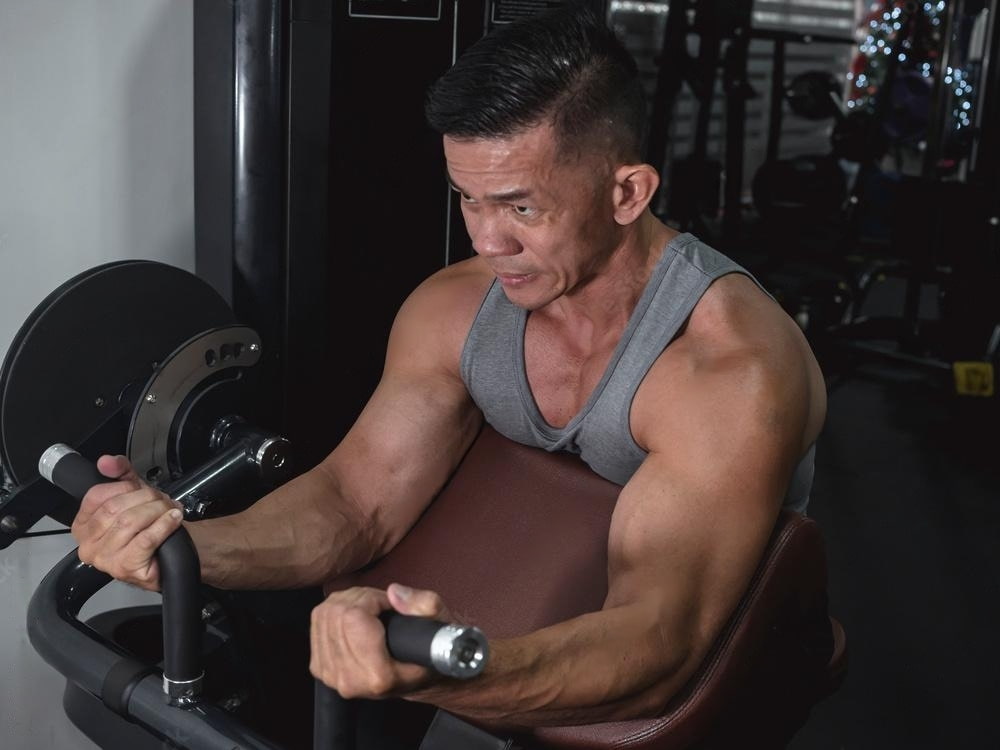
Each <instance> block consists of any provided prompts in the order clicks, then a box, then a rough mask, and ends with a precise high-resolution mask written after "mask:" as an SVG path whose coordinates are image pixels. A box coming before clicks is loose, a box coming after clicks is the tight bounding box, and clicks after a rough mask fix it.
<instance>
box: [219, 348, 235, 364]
mask: <svg viewBox="0 0 1000 750" xmlns="http://www.w3.org/2000/svg"><path fill="white" fill-rule="evenodd" d="M232 356H233V347H232V345H230V344H223V345H222V346H220V347H219V358H220V359H221V360H222V361H223V362H225V361H226V360H227V359H231V358H232Z"/></svg>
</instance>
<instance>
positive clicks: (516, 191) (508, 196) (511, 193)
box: [446, 174, 531, 203]
mask: <svg viewBox="0 0 1000 750" xmlns="http://www.w3.org/2000/svg"><path fill="white" fill-rule="evenodd" d="M446 178H447V180H448V184H449V185H450V186H451V188H452V190H455V191H457V192H459V193H461V194H462V195H468V193H466V192H465V190H463V189H462V188H461V187H460V186H458V185H456V184H455V181H454V180H453V179H451V175H450V174H449V175H447V176H446ZM530 197H531V191H530V190H526V189H524V188H513V189H512V190H503V191H501V192H499V193H487V194H486V195H485V196H484V198H485V200H488V201H496V202H499V203H515V202H517V201H519V200H524V199H525V198H530Z"/></svg>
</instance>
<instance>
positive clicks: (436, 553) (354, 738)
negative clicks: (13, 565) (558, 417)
mask: <svg viewBox="0 0 1000 750" xmlns="http://www.w3.org/2000/svg"><path fill="white" fill-rule="evenodd" d="M263 356H265V355H264V351H263V345H262V342H261V341H260V340H259V338H258V337H257V335H256V334H255V332H254V331H253V330H251V329H249V328H247V327H245V326H240V325H239V324H238V323H237V322H236V321H235V320H234V316H233V314H232V312H231V310H230V309H229V307H228V305H227V304H226V303H225V301H224V300H222V299H221V298H220V297H219V295H218V294H216V293H215V292H214V290H212V289H211V287H209V286H208V285H207V284H205V283H204V282H203V281H201V280H199V279H198V278H197V277H195V276H193V275H191V274H189V273H186V272H184V271H180V270H178V269H176V268H172V267H169V266H165V265H162V264H158V263H152V262H146V261H126V262H122V263H113V264H109V265H105V266H101V267H98V268H95V269H93V270H91V271H88V272H86V273H84V274H81V275H80V276H77V277H75V278H74V279H71V280H70V281H69V282H67V283H66V284H64V285H62V286H61V287H59V288H58V289H57V290H56V291H55V292H53V293H52V294H51V295H50V296H49V297H48V298H46V299H45V300H44V301H43V302H42V304H41V305H39V306H38V308H37V309H36V310H35V311H34V312H33V313H32V315H31V316H30V317H29V318H28V320H27V321H26V322H25V324H24V326H23V327H22V328H21V330H20V332H19V333H18V335H17V337H16V339H15V340H14V342H13V344H12V346H11V348H10V351H9V353H8V356H7V359H6V361H5V363H4V366H3V371H2V376H0V438H2V440H0V449H2V453H0V457H2V462H3V463H2V466H3V474H4V485H3V494H2V496H0V546H2V547H6V546H7V545H9V544H11V543H12V542H13V541H14V540H15V539H17V538H19V537H24V536H31V532H30V529H31V527H32V526H33V525H34V524H35V523H36V522H37V521H38V520H40V519H41V518H42V516H45V515H48V516H50V517H52V518H53V519H55V520H57V521H59V522H61V523H64V524H68V523H70V522H71V521H72V518H73V516H74V515H75V510H76V505H77V502H76V500H75V499H73V498H74V496H76V497H80V496H82V494H84V493H85V492H86V490H87V489H88V488H89V487H90V486H92V484H93V483H94V482H97V481H103V477H100V476H99V475H98V474H97V473H96V469H95V468H94V465H93V462H94V460H95V459H96V458H97V457H98V456H99V455H101V454H104V453H111V454H125V455H127V456H128V457H129V458H130V460H131V461H132V463H133V465H134V466H135V467H136V468H137V470H138V471H140V472H141V473H142V475H144V476H145V477H146V479H147V481H149V482H150V483H152V484H155V485H157V486H159V487H160V488H161V489H163V490H164V491H166V492H167V493H168V494H170V495H171V496H172V497H175V498H177V499H179V500H180V501H181V502H182V503H183V506H184V513H185V516H186V517H187V518H188V519H189V520H196V519H200V518H206V517H210V516H216V515H223V514H227V513H231V512H234V511H237V510H240V509H242V508H244V507H246V506H247V505H248V504H249V503H251V502H253V501H254V500H255V499H256V498H258V497H260V496H261V495H262V494H264V493H265V492H266V491H267V490H268V489H269V488H271V487H273V486H275V485H276V484H278V483H280V482H283V481H285V480H286V479H288V478H289V477H290V476H291V475H292V473H293V471H294V468H293V465H292V455H291V451H290V446H289V443H288V441H286V440H285V439H284V438H282V437H281V436H279V435H277V434H275V433H272V432H270V431H268V430H265V429H262V428H260V427H257V426H255V424H256V423H255V420H256V418H257V415H256V413H255V412H256V409H255V404H256V403H259V397H260V394H261V393H262V392H263V390H262V389H263V385H264V384H262V383H260V382H256V381H257V379H258V377H259V376H258V375H257V372H259V367H258V364H259V363H260V361H261V358H262V357H263ZM255 397H256V398H257V400H255ZM43 417H44V418H43ZM59 443H67V444H69V445H72V446H73V448H72V449H71V448H68V447H66V446H61V445H56V444H59ZM74 449H75V450H74ZM40 456H41V457H43V459H42V461H41V466H39V457H40ZM39 469H40V470H41V473H42V474H43V475H44V478H43V477H42V476H40V474H39ZM46 479H48V480H50V481H52V482H54V483H56V484H57V485H59V486H61V487H63V488H64V489H66V490H67V492H66V493H63V492H60V491H58V490H56V489H55V488H54V487H53V486H52V484H50V482H49V481H46ZM619 490H620V487H618V486H617V485H614V484H612V483H610V482H607V481H606V480H603V479H601V478H600V477H598V476H596V475H595V474H594V473H593V472H591V471H590V470H589V469H588V468H587V467H586V466H585V465H584V464H582V463H581V462H580V461H579V459H578V458H576V457H573V456H570V455H563V454H548V453H546V452H544V451H541V450H538V449H533V448H528V447H525V446H522V445H517V444H515V443H512V442H510V441H508V440H506V439H505V438H503V437H501V436H500V435H498V434H497V433H496V432H494V431H493V430H491V429H490V428H489V427H485V428H484V429H483V431H482V432H481V434H480V435H479V437H478V438H477V440H476V442H475V443H474V444H473V446H472V448H470V450H469V452H468V454H467V455H466V456H465V458H464V459H463V461H462V463H461V465H460V466H459V468H458V469H457V470H456V472H455V474H454V475H453V476H452V478H451V479H450V480H449V482H448V484H447V485H446V486H445V488H444V489H443V490H442V491H441V493H440V494H439V495H438V497H437V498H436V499H435V501H434V502H433V503H432V505H431V506H430V507H429V508H428V510H427V511H426V512H425V513H424V515H423V516H422V517H421V519H420V520H419V521H418V523H417V524H416V526H415V527H414V528H413V529H412V530H411V531H410V532H409V534H408V535H407V536H406V537H405V538H404V539H403V540H402V541H401V542H400V543H399V544H398V545H397V547H396V548H395V549H394V550H393V551H392V552H391V553H389V554H388V555H387V556H386V557H384V558H382V559H381V560H378V561H376V562H374V563H373V564H372V565H370V566H368V567H367V568H365V569H363V570H361V571H357V572H355V573H351V574H347V575H345V576H342V577H341V578H340V579H338V580H337V581H334V582H331V584H330V586H329V587H330V588H331V589H337V588H346V587H348V586H352V585H370V586H377V587H385V586H386V585H387V584H388V583H389V582H391V581H401V582H404V583H407V584H408V585H413V586H415V587H418V588H427V589H433V590H435V591H437V592H438V593H440V594H441V595H442V597H443V598H444V600H445V601H447V602H448V603H449V606H451V607H452V609H453V611H456V612H461V613H462V619H463V620H465V621H466V622H471V623H476V624H477V625H479V626H480V627H481V628H482V631H480V630H477V629H475V628H461V627H451V626H448V625H447V624H443V623H432V622H428V621H427V620H422V619H419V618H398V617H397V618H395V619H389V620H387V621H386V626H387V646H388V648H389V651H390V653H391V654H392V655H393V656H394V657H396V658H398V659H400V660H405V661H415V662H418V663H423V664H425V665H427V666H429V667H433V668H436V669H439V670H441V671H443V672H445V673H446V674H451V675H452V676H455V677H474V676H475V675H476V674H477V673H478V672H479V670H480V669H481V668H482V667H483V664H484V663H485V661H486V659H487V657H488V646H487V643H486V640H485V636H484V635H483V633H484V632H485V633H486V634H488V635H489V636H490V637H491V638H505V637H512V636H517V635H520V634H524V633H527V632H530V631H533V630H536V629H539V628H543V627H546V626H548V625H552V624H555V623H557V622H561V621H564V620H567V619H570V618H572V617H574V616H577V615H580V614H583V613H585V612H592V611H594V610H597V609H600V608H601V606H602V603H603V601H604V598H605V596H606V594H607V575H606V570H607V558H606V547H607V537H608V528H609V525H610V520H611V514H612V511H613V509H614V506H615V501H616V500H617V496H618V492H619ZM529 521H530V522H529ZM43 533H45V532H43ZM554 538H558V540H559V543H558V544H553V543H552V542H553V539H554ZM158 559H159V562H160V567H161V581H162V588H163V605H162V608H161V607H137V608H128V609H125V610H116V611H113V612H108V613H102V614H100V615H97V616H95V617H94V618H91V619H90V620H88V622H86V623H84V622H81V621H80V620H79V619H78V617H77V615H78V614H79V612H80V609H81V607H82V605H83V604H84V603H85V602H86V601H87V599H88V598H89V597H90V596H92V595H93V594H94V593H95V592H96V591H97V590H99V589H100V588H101V587H103V586H104V585H106V584H107V583H109V581H110V579H109V577H108V576H107V575H105V574H103V573H100V572H99V571H97V570H95V569H93V568H91V567H90V566H87V565H84V564H82V563H81V562H80V560H79V559H78V557H77V555H76V553H75V552H73V553H71V554H70V555H68V556H67V557H66V558H65V559H64V560H62V561H61V562H60V563H59V564H58V565H57V566H56V567H55V568H54V569H53V570H52V571H51V572H50V573H49V574H48V575H47V576H46V577H45V579H44V580H43V581H42V583H41V584H40V585H39V587H38V589H37V591H36V592H35V595H34V596H33V598H32V601H31V603H30V605H29V612H28V633H29V636H30V638H31V642H32V644H33V645H34V647H35V648H36V650H37V651H38V652H39V653H40V654H41V655H42V657H43V658H44V659H45V660H46V661H47V662H49V664H51V665H52V666H53V667H55V668H56V669H57V670H58V671H59V672H61V673H62V674H63V675H65V676H66V677H67V688H66V693H65V695H64V707H65V709H66V712H67V715H68V716H69V717H70V719H71V720H72V721H73V722H74V723H75V724H76V725H77V726H78V727H80V728H81V730H83V731H84V733H85V734H87V735H88V736H90V737H91V739H93V740H94V741H95V742H97V743H98V744H99V745H101V746H102V747H106V748H120V747H128V748H130V749H132V748H137V749H138V750H143V749H144V748H161V747H174V748H176V747H183V748H190V749H191V750H207V749H209V748H211V749H215V748H218V749H219V750H222V749H223V748H224V749H225V750H233V749H234V748H248V749H254V750H256V749H258V748H261V749H263V748H268V749H270V750H278V748H280V747H281V745H280V743H279V741H276V740H275V739H274V737H273V736H272V734H271V733H269V732H267V731H265V730H264V729H262V726H261V716H260V713H261V711H260V710H259V708H260V704H259V703H258V704H256V708H255V704H254V703H253V701H252V700H250V699H248V692H251V691H252V690H253V688H254V683H253V681H252V680H248V679H246V676H245V668H246V666H247V665H246V664H245V663H243V662H245V661H247V660H246V659H245V658H244V656H243V652H242V651H241V650H240V636H241V634H240V631H239V628H238V627H237V626H236V624H237V623H238V622H239V615H238V613H235V614H234V612H233V609H234V607H238V606H240V605H241V604H242V602H241V600H240V599H239V598H238V597H235V598H234V597H227V596H225V595H224V594H225V592H220V591H217V590H214V589H211V588H210V587H206V586H203V585H201V584H200V581H199V578H198V573H199V566H198V560H197V554H196V552H195V549H194V547H193V545H192V544H191V543H190V537H189V536H188V535H187V533H186V531H184V530H183V529H181V530H179V531H178V532H177V533H175V534H174V535H173V536H172V537H171V538H170V539H169V540H168V541H167V543H165V544H164V545H163V547H161V550H160V552H159V558H158ZM161 634H162V640H161V638H160V636H161ZM151 643H153V644H155V646H154V647H151V646H150V644H151ZM160 644H162V648H160ZM269 646H270V647H271V648H273V649H280V648H281V646H280V644H269ZM845 663H846V650H845V640H844V633H843V629H842V628H840V626H839V624H838V623H837V622H836V621H835V620H832V619H831V618H830V617H829V616H828V614H827V607H826V572H825V560H824V553H823V547H822V539H821V537H820V536H819V532H818V529H817V527H816V525H815V523H813V522H812V521H810V520H809V519H807V518H805V517H803V516H800V515H798V514H794V513H790V512H783V513H782V515H781V516H780V518H779V519H778V523H777V525H776V527H775V530H774V533H773V535H772V538H771V541H770V543H769V546H768V548H767V550H766V552H765V555H764V558H763V559H762V561H761V563H760V566H759V568H758V570H757V573H756V574H755V576H754V578H753V580H752V581H751V584H750V587H749V589H748V590H747V592H746V594H745V595H744V598H743V600H742V601H741V602H740V604H739V606H738V607H737V609H736V610H735V612H734V613H733V615H732V618H731V621H730V622H729V624H728V625H727V626H726V628H725V629H724V631H723V632H722V633H721V634H720V636H719V638H718V640H717V642H716V644H715V645H714V646H713V648H712V650H711V652H710V653H709V655H708V657H707V658H706V659H705V661H704V662H703V664H702V666H701V667H700V669H699V670H698V671H697V673H696V674H695V675H694V676H693V677H692V678H691V680H690V681H689V683H688V685H687V686H685V688H684V689H682V690H681V691H680V692H679V693H678V694H677V695H676V696H675V697H674V698H673V699H672V700H671V701H670V703H669V704H668V705H666V706H665V707H664V708H663V710H662V711H661V712H660V713H659V715H658V716H656V717H655V718H651V719H643V720H635V721H626V722H614V723H604V724H592V725H585V726H577V727H552V728H545V729H537V730H534V731H531V732H527V733H522V734H519V735H517V736H514V737H510V738H504V739H501V738H497V737H494V736H492V735H491V734H488V733H487V732H484V731H482V730H481V729H479V728H478V727H474V726H472V725H470V724H466V723H465V722H462V721H460V720H458V719H456V718H455V717H452V716H450V715H449V714H446V713H444V712H440V711H439V712H438V714H437V716H436V717H435V718H434V720H433V721H432V722H431V724H430V729H429V730H428V731H427V734H426V736H424V739H423V742H422V743H420V747H421V749H422V750H438V749H439V748H454V747H461V748H468V749H469V750H476V749H478V748H483V749H485V748H495V749H496V750H502V749H503V748H510V747H512V746H514V743H516V745H517V746H518V747H521V748H524V750H540V749H541V748H595V749H600V748H605V749H607V750H610V748H614V747H623V746H629V747H633V748H644V749H646V750H681V749H682V748H687V749H688V750H692V749H693V748H701V749H702V750H708V749H709V748H723V747H734V746H740V745H747V744H751V745H754V746H767V747H780V746H783V745H784V744H785V743H786V742H787V741H788V740H789V739H790V738H791V736H792V735H793V734H794V732H795V731H796V730H797V728H798V727H799V726H801V724H802V723H803V722H804V721H805V719H806V717H807V715H808V712H809V709H810V708H811V706H812V705H813V704H814V703H816V702H817V701H818V700H820V699H821V698H822V697H824V696H825V695H827V694H829V693H830V692H832V690H834V689H835V688H836V687H837V685H839V683H840V681H841V680H842V679H843V675H844V671H845ZM351 703H352V702H344V701H341V700H339V697H338V696H336V694H335V693H333V691H330V690H328V689H326V688H325V687H323V686H322V685H317V689H316V696H315V712H314V724H313V728H314V733H313V743H314V747H315V748H317V749H318V748H336V750H346V749H347V748H355V747H358V748H359V750H361V748H365V750H367V748H369V747H374V746H373V745H371V744H370V743H368V744H366V742H365V741H364V739H363V734H361V733H357V732H355V730H354V727H353V724H352V718H353V716H354V715H355V714H356V713H357V710H359V709H358V707H357V706H353V705H351ZM263 711H264V712H266V711H267V708H266V707H265V708H264V709H263ZM278 718H279V719H280V718H281V717H278ZM422 729H423V726H421V731H422Z"/></svg>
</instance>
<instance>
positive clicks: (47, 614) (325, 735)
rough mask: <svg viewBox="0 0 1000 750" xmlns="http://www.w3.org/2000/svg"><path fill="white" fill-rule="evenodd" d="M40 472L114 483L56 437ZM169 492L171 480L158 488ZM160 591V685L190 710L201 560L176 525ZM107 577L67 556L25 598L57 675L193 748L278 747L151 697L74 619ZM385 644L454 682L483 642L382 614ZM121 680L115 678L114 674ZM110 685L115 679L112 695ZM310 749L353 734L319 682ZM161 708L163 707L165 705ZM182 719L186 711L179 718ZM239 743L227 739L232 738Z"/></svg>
mask: <svg viewBox="0 0 1000 750" xmlns="http://www.w3.org/2000/svg"><path fill="white" fill-rule="evenodd" d="M39 473H40V474H41V475H42V476H43V477H45V478H46V479H48V480H49V481H50V482H52V483H53V484H55V485H57V486H59V487H60V488H62V489H63V490H65V491H66V492H68V493H69V494H70V495H72V496H73V497H76V498H77V499H82V498H83V496H84V495H85V494H86V493H87V491H88V490H89V489H90V488H91V487H93V486H94V485H95V484H99V483H102V482H109V481H113V480H110V479H108V478H107V477H104V476H103V475H102V474H101V473H100V472H99V471H98V470H97V467H96V466H95V465H94V464H93V463H91V462H90V461H88V460H87V459H85V458H84V457H83V456H81V455H80V454H79V453H77V452H76V451H74V450H73V449H71V448H69V447H67V446H65V445H62V444H57V445H54V446H52V447H50V448H49V449H48V450H47V451H46V452H45V453H44V454H43V456H42V458H41V460H40V461H39ZM164 492H166V493H167V494H170V487H169V486H167V487H165V488H164ZM157 560H158V563H159V567H160V584H161V589H162V594H163V642H164V643H163V645H164V669H163V688H162V690H163V691H164V692H167V693H168V695H169V696H170V697H171V704H172V705H174V706H180V707H189V706H191V705H193V704H195V703H196V702H197V696H198V694H199V693H200V690H201V681H202V679H203V676H204V673H203V670H202V664H201V644H200V641H201V631H202V627H203V625H202V621H201V605H200V600H199V591H200V581H201V578H200V565H199V560H198V553H197V550H196V549H195V547H194V544H193V543H192V541H191V537H190V535H189V534H188V533H187V530H186V529H184V528H183V527H181V528H179V529H178V530H177V531H176V532H174V533H173V534H172V535H171V536H170V537H169V538H168V539H167V540H166V541H165V542H164V543H163V544H162V545H161V546H160V549H159V550H158V551H157ZM110 580H111V577H110V576H108V575H107V574H105V573H102V572H100V571H98V570H96V569H94V568H92V567H90V566H89V565H84V564H83V563H81V562H80V560H79V557H78V556H77V554H76V552H73V553H71V554H70V555H68V556H67V557H66V558H65V559H64V560H63V561H61V562H60V563H59V565H57V566H56V567H55V568H53V570H52V571H51V572H50V573H49V574H48V575H47V576H46V577H45V579H44V580H43V581H42V583H41V584H40V585H39V587H38V589H37V590H36V591H35V594H34V596H33V597H32V600H31V603H30V605H29V610H28V632H29V637H30V638H31V641H32V644H33V645H34V647H35V649H36V650H37V651H38V652H39V654H40V655H41V656H42V657H43V658H44V659H45V660H46V661H48V662H49V663H50V664H52V665H53V666H54V667H55V668H56V669H57V670H58V671H59V672H61V673H62V674H64V675H66V676H67V677H68V678H70V679H72V680H73V681H74V682H76V683H77V684H79V685H80V686H81V687H83V688H84V689H85V690H88V691H89V692H91V693H93V694H94V695H100V696H101V697H102V699H104V701H105V703H106V704H108V705H109V706H111V707H113V708H114V710H117V711H118V712H119V713H122V714H123V715H126V716H129V717H131V718H134V719H137V720H139V721H140V722H141V723H143V724H145V725H146V726H148V727H150V728H152V729H154V730H155V731H157V732H158V733H160V734H163V735H164V736H167V737H173V738H175V739H180V738H181V737H183V738H184V741H185V743H186V744H189V745H190V746H191V747H197V748H199V750H201V749H202V748H212V749H213V750H214V748H216V747H218V748H220V749H221V748H225V750H232V749H233V748H234V747H235V748H241V747H245V748H250V749H253V750H256V749H257V748H260V749H261V750H264V749H265V748H266V749H267V750H273V748H275V746H274V745H273V744H271V743H269V742H268V741H267V740H265V739H263V738H260V737H258V736H257V735H255V734H253V733H252V732H250V731H248V730H247V729H246V728H245V727H243V726H242V725H241V724H240V723H238V722H236V721H234V720H233V719H232V718H231V717H229V715H228V714H225V713H224V712H221V711H219V710H218V709H215V708H214V707H212V706H208V705H204V704H199V705H198V714H197V715H198V716H199V717H200V718H199V719H198V720H197V721H191V720H190V719H191V714H190V713H189V712H183V711H182V712H178V711H171V710H169V708H167V707H165V706H164V703H163V699H162V692H158V691H157V695H156V697H155V698H154V697H153V696H151V695H150V694H149V693H150V692H151V691H155V677H152V676H150V675H148V674H147V672H148V669H144V668H143V666H142V665H138V664H136V663H135V662H134V660H133V659H132V658H131V657H130V656H129V655H128V654H127V653H126V652H125V651H124V650H122V649H121V648H120V647H118V646H117V645H116V644H114V643H112V642H110V641H108V640H107V639H105V638H103V637H102V636H100V635H99V634H97V633H96V632H95V631H93V630H92V629H90V628H89V627H87V626H86V625H84V624H83V623H81V622H80V621H79V620H78V619H77V615H78V614H79V611H80V608H81V607H82V606H83V604H84V603H85V602H86V601H87V600H88V599H89V598H90V597H91V596H93V594H94V593H96V592H97V591H98V590H99V589H101V588H102V587H103V586H105V585H106V584H107V583H108V582H109V581H110ZM382 620H383V623H384V624H385V628H386V645H387V647H388V649H389V653H390V654H391V655H392V656H393V658H395V659H398V660H400V661H407V662H413V663H417V664H421V665H423V666H426V667H429V668H431V669H435V670H437V671H439V672H441V673H442V674H446V675H450V676H452V677H457V678H460V679H466V678H470V677H474V676H475V675H477V674H479V673H480V672H481V671H482V669H483V668H484V666H485V663H486V660H487V658H488V655H489V647H488V644H487V641H486V638H485V636H484V635H483V634H482V632H481V631H479V630H478V629H477V628H474V627H464V626H458V625H451V624H448V623H443V622H438V621H435V620H430V619H428V618H422V617H411V616H407V615H401V614H398V613H395V612H389V613H386V614H385V615H383V617H382ZM123 674H124V675H126V677H127V679H122V677H121V675H123ZM109 684H111V685H112V689H111V691H110V692H111V693H115V694H109ZM315 700H316V704H315V709H316V713H315V716H316V718H315V723H314V726H313V728H314V733H313V739H314V747H315V748H317V749H318V748H323V750H341V748H343V749H344V750H348V749H349V748H350V749H351V750H353V732H352V727H351V722H350V716H349V713H348V711H347V704H346V703H345V702H344V701H343V699H342V698H341V697H340V696H339V695H338V694H337V693H336V691H334V690H332V689H330V688H328V687H326V686H325V685H323V684H322V683H320V682H318V681H317V683H316V697H315ZM165 709H166V710H165ZM180 717H186V718H183V719H182V718H180ZM234 739H235V740H237V741H238V742H240V743H242V744H237V745H233V740H234Z"/></svg>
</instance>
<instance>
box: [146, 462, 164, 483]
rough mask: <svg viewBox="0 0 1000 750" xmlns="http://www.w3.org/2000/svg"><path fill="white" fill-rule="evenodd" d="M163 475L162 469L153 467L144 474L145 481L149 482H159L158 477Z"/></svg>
mask: <svg viewBox="0 0 1000 750" xmlns="http://www.w3.org/2000/svg"><path fill="white" fill-rule="evenodd" d="M162 474H163V469H161V468H160V467H159V466H154V467H153V468H152V469H150V470H149V471H147V472H146V479H147V481H150V482H156V481H159V479H160V476H161V475H162Z"/></svg>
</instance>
